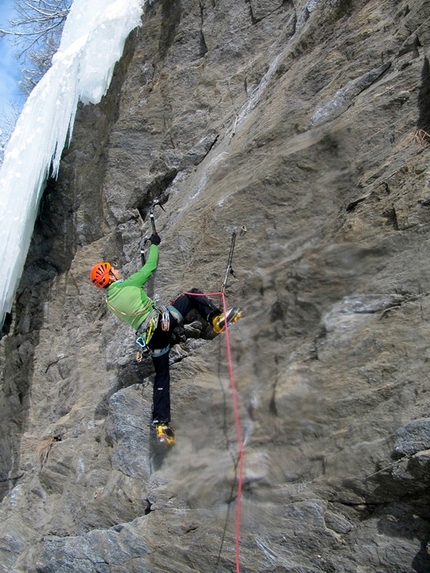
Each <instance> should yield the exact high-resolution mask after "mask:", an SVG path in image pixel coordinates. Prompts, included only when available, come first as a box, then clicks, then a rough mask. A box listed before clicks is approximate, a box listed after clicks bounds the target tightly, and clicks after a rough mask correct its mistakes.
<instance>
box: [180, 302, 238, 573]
mask: <svg viewBox="0 0 430 573" xmlns="http://www.w3.org/2000/svg"><path fill="white" fill-rule="evenodd" d="M182 294H188V295H191V296H220V297H221V299H222V309H223V313H224V317H225V331H224V332H225V342H226V347H227V361H228V370H229V376H230V390H231V397H232V402H233V413H234V423H235V426H236V437H237V445H238V448H239V452H238V474H237V504H236V530H235V537H236V573H240V559H239V549H240V525H241V511H242V485H243V455H244V452H243V436H242V425H241V422H240V415H239V402H238V398H237V390H236V382H235V378H234V369H233V357H232V354H231V345H230V335H229V331H228V323H227V303H226V298H225V293H224V292H222V291H220V292H211V293H196V292H184V293H182Z"/></svg>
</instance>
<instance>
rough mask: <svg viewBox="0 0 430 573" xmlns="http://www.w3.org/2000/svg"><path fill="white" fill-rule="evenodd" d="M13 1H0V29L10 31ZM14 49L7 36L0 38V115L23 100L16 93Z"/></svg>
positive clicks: (16, 78)
mask: <svg viewBox="0 0 430 573" xmlns="http://www.w3.org/2000/svg"><path fill="white" fill-rule="evenodd" d="M13 8H14V0H0V27H1V28H6V29H10V26H9V20H10V19H11V18H12V17H13ZM13 54H14V48H13V45H12V41H11V39H9V38H8V37H7V36H5V37H3V38H0V115H4V114H9V113H10V104H11V102H15V105H18V106H19V107H22V105H23V103H24V98H23V96H22V95H21V94H19V91H18V81H19V78H20V76H19V63H18V61H17V60H16V59H15V58H14V57H13Z"/></svg>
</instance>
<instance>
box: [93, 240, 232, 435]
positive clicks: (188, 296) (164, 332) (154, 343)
mask: <svg viewBox="0 0 430 573" xmlns="http://www.w3.org/2000/svg"><path fill="white" fill-rule="evenodd" d="M160 241H161V239H160V237H159V235H158V234H157V233H153V234H152V235H151V237H150V242H151V247H150V249H149V256H148V260H147V261H146V263H145V264H144V265H143V267H142V268H141V269H140V271H138V272H136V273H134V274H133V275H131V276H130V277H129V278H128V279H126V280H123V279H122V278H121V272H120V271H119V270H117V269H115V268H114V267H112V265H111V264H110V263H108V262H100V263H97V264H96V265H94V266H93V268H92V269H91V281H92V283H93V284H94V285H95V286H97V287H99V288H103V289H106V305H107V307H108V309H109V310H110V311H111V312H112V313H113V314H115V316H117V317H118V318H120V319H121V320H123V321H124V322H126V323H127V324H129V325H130V326H131V327H132V328H134V330H135V331H136V334H137V336H138V338H137V340H136V342H138V344H139V345H140V346H143V347H146V348H147V349H148V350H149V352H150V354H151V357H152V361H153V364H154V369H155V380H154V387H153V402H152V424H153V426H154V427H155V429H156V436H157V440H158V441H159V442H161V443H162V442H164V443H167V444H173V443H174V441H175V438H174V434H173V430H172V428H171V427H170V372H169V350H170V342H171V337H172V331H173V329H174V328H175V327H176V326H178V325H182V324H183V323H184V319H185V317H186V315H187V314H188V313H189V312H190V311H191V310H192V309H195V310H197V312H198V313H199V314H200V315H201V316H202V318H204V319H205V320H207V321H208V322H209V323H210V324H211V325H212V328H213V329H214V331H215V332H216V333H220V332H223V330H225V326H226V324H225V321H226V320H227V322H228V323H230V322H235V321H236V320H238V319H239V318H240V317H241V311H240V309H239V308H236V307H235V308H232V309H230V310H228V311H227V312H226V314H224V313H222V312H221V310H220V309H219V308H217V307H216V306H215V305H214V304H213V303H212V302H211V301H210V300H209V299H208V298H207V297H205V296H203V295H202V294H201V293H200V291H198V290H197V289H192V290H191V291H190V292H187V293H182V294H181V295H180V296H179V297H178V298H177V299H176V300H175V301H174V302H173V303H172V304H171V305H169V306H167V307H165V306H157V305H156V304H155V303H154V301H153V300H151V299H150V298H149V297H148V296H147V294H146V293H145V291H144V290H143V286H144V285H145V283H146V282H147V281H148V279H149V277H150V276H151V274H152V273H153V272H154V271H155V270H156V268H157V264H158V246H159V244H160Z"/></svg>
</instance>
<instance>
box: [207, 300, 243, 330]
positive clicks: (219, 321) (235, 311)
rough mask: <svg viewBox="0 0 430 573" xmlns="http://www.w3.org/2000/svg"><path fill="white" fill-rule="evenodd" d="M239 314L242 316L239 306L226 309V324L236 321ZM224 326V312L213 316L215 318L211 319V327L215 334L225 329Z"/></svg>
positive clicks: (239, 316)
mask: <svg viewBox="0 0 430 573" xmlns="http://www.w3.org/2000/svg"><path fill="white" fill-rule="evenodd" d="M241 316H242V311H241V310H240V308H238V307H237V306H235V307H234V308H231V309H230V310H228V311H227V324H230V322H236V321H237V320H239V318H241ZM225 326H226V315H224V313H223V314H219V315H218V316H215V318H213V319H212V327H213V329H214V331H215V332H216V333H217V334H219V333H220V332H223V331H224V330H225Z"/></svg>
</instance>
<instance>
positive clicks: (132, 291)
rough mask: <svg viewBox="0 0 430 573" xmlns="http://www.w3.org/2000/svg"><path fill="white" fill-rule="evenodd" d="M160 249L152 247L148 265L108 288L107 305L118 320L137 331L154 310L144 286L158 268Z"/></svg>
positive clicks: (155, 246)
mask: <svg viewBox="0 0 430 573" xmlns="http://www.w3.org/2000/svg"><path fill="white" fill-rule="evenodd" d="M157 264H158V247H157V245H151V248H150V249H149V256H148V260H147V261H146V263H145V264H144V265H143V267H142V268H141V269H140V271H137V273H134V274H133V275H131V277H129V278H128V279H126V280H119V281H115V282H114V283H112V284H111V285H109V286H108V287H107V289H106V290H107V296H106V304H107V307H108V309H109V310H110V311H111V312H113V314H115V316H117V317H118V318H120V319H121V320H123V321H124V322H126V323H127V324H129V325H130V326H131V327H133V328H134V330H137V329H138V328H139V326H140V325H141V324H142V322H143V321H144V320H145V318H146V317H147V316H148V315H149V313H150V312H151V311H152V309H153V308H154V303H153V301H152V300H151V299H150V298H149V297H148V295H147V294H146V292H145V291H144V290H143V285H144V284H145V283H146V282H147V281H148V279H149V277H150V276H151V275H152V273H153V272H154V271H155V269H156V268H157Z"/></svg>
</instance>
